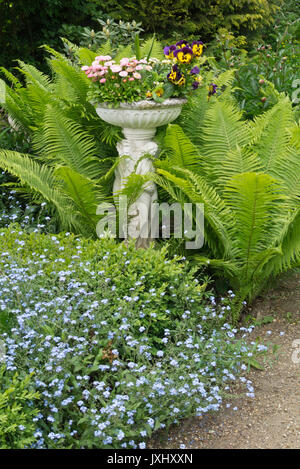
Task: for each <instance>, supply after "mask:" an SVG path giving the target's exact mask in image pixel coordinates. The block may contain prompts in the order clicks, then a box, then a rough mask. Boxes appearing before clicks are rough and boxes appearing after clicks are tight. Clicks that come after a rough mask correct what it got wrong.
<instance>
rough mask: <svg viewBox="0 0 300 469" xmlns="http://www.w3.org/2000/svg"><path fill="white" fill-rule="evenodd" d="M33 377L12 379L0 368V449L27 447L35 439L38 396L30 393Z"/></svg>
mask: <svg viewBox="0 0 300 469" xmlns="http://www.w3.org/2000/svg"><path fill="white" fill-rule="evenodd" d="M32 381H33V378H32V375H27V376H25V378H23V379H21V378H20V376H19V375H18V373H15V374H14V375H13V377H12V379H11V378H10V377H9V374H7V373H6V370H5V366H4V365H3V366H1V367H0V449H24V448H29V447H30V446H31V445H32V444H33V443H34V442H35V440H36V437H35V436H34V433H35V423H34V418H35V417H36V416H37V414H38V412H39V411H38V409H37V408H36V407H35V405H36V403H37V402H38V399H39V393H38V392H35V391H33V390H32Z"/></svg>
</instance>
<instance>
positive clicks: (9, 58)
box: [0, 0, 282, 68]
mask: <svg viewBox="0 0 300 469" xmlns="http://www.w3.org/2000/svg"><path fill="white" fill-rule="evenodd" d="M281 1H282V0H269V1H267V0H263V1H261V0H208V1H207V0H164V1H161V0H105V2H103V1H101V0H72V1H66V0H0V65H1V66H4V67H8V68H11V67H13V66H14V65H15V64H14V62H13V61H14V60H16V59H22V60H23V61H24V62H27V63H32V64H38V65H39V67H40V64H41V63H43V61H42V52H41V50H40V49H39V46H41V45H42V44H48V45H50V46H51V47H53V48H55V49H59V48H62V43H61V41H60V36H64V35H65V33H66V31H68V30H69V31H73V30H74V31H75V36H76V29H74V26H77V27H78V26H88V27H90V28H95V30H99V29H101V27H100V25H99V23H97V21H96V20H97V18H102V19H106V18H107V17H111V18H115V19H117V20H119V19H121V20H125V21H132V20H135V21H137V22H142V27H143V29H144V30H145V33H146V34H147V33H149V34H152V33H153V32H156V33H157V34H158V36H160V37H161V38H166V37H168V38H169V37H175V38H176V37H177V36H180V37H182V36H200V37H201V38H202V39H203V40H204V41H205V42H207V41H209V40H211V39H212V38H213V37H214V35H215V34H216V32H217V30H218V28H219V27H226V28H229V29H232V30H233V31H235V32H239V33H240V34H244V33H249V32H251V31H257V30H258V29H259V28H260V27H261V26H263V25H264V26H265V25H268V24H270V22H271V21H272V15H273V14H275V10H276V5H279V4H281ZM65 25H67V28H66V27H65ZM72 27H73V29H72ZM68 28H69V29H68ZM74 31H73V33H72V37H70V38H68V39H71V40H74V41H75V38H74ZM78 35H79V29H78ZM75 42H76V41H75ZM45 67H46V65H45V64H44V68H45Z"/></svg>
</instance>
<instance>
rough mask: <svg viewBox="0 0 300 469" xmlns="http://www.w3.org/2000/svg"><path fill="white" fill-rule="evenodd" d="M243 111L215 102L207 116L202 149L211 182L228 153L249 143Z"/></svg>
mask: <svg viewBox="0 0 300 469" xmlns="http://www.w3.org/2000/svg"><path fill="white" fill-rule="evenodd" d="M241 119H242V113H241V111H240V110H239V109H238V108H237V107H236V106H233V105H232V104H228V103H226V102H219V101H215V102H214V103H213V104H212V106H211V107H209V109H208V110H207V112H206V114H205V124H204V144H203V146H202V147H201V149H200V152H201V154H203V156H206V157H207V158H206V160H205V165H204V166H205V169H206V174H207V175H208V177H209V179H210V181H211V182H213V181H214V180H215V178H216V177H217V174H216V170H217V168H218V167H219V166H220V165H222V163H223V160H224V158H225V156H226V155H227V153H228V152H230V151H234V150H236V149H237V148H238V147H243V146H244V145H246V144H247V143H248V142H249V133H248V130H247V128H246V127H245V124H244V122H243V121H242V120H241Z"/></svg>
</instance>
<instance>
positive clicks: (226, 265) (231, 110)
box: [153, 94, 300, 304]
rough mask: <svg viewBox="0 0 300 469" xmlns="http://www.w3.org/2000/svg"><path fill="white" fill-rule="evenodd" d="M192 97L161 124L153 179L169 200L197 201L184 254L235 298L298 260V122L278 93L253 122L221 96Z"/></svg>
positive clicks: (254, 292)
mask: <svg viewBox="0 0 300 469" xmlns="http://www.w3.org/2000/svg"><path fill="white" fill-rule="evenodd" d="M197 100H199V101H198V102H197ZM200 100H201V96H200V97H199V98H195V101H194V104H193V106H191V107H189V108H186V110H185V111H183V114H182V116H181V119H180V123H181V127H180V126H179V125H174V124H173V125H170V126H169V128H168V129H167V133H166V136H165V140H164V143H165V148H164V152H163V155H164V157H163V158H161V159H159V160H157V161H156V174H155V175H153V179H154V180H155V181H156V183H157V184H159V185H160V186H161V190H162V193H163V194H164V196H165V197H166V195H168V197H169V199H170V200H172V201H174V200H175V201H177V202H180V203H181V204H183V203H184V202H193V203H203V204H204V210H205V213H204V217H205V226H204V246H203V248H202V249H201V250H199V251H197V252H195V251H194V252H192V251H190V252H189V254H190V256H191V258H192V259H193V261H194V262H195V263H197V264H198V265H199V267H200V266H203V265H206V266H209V267H210V269H212V271H214V272H215V273H216V274H217V275H218V276H219V277H222V278H225V279H226V280H227V281H228V282H229V283H230V284H231V286H232V287H233V288H234V289H235V291H236V292H237V293H238V295H237V301H238V302H239V304H241V302H242V301H244V300H245V299H247V300H252V299H253V298H254V297H255V296H256V295H257V294H258V293H259V291H261V289H262V288H263V287H264V285H265V284H266V282H267V281H268V280H269V279H270V278H271V277H275V276H276V275H278V274H280V273H281V272H284V271H286V270H288V269H290V268H293V267H295V266H297V265H299V262H300V133H299V125H298V124H296V123H295V122H294V118H293V110H292V106H291V103H290V101H289V99H288V98H287V97H284V96H282V97H281V98H280V100H279V102H278V103H277V104H276V105H275V106H274V107H273V108H272V109H270V110H269V111H267V112H266V113H265V114H263V115H262V116H260V117H258V118H257V119H256V120H255V121H254V122H248V121H245V120H243V116H242V113H241V112H240V110H239V109H238V108H237V106H236V104H235V103H234V102H233V100H232V99H228V94H227V95H226V96H225V95H224V96H223V98H222V97H221V98H219V99H215V98H212V99H211V100H210V101H209V102H207V101H206V102H205V101H203V100H202V101H200Z"/></svg>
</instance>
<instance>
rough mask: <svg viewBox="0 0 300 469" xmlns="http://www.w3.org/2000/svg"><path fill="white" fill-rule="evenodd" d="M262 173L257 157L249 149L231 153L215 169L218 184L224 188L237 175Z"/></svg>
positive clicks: (237, 149)
mask: <svg viewBox="0 0 300 469" xmlns="http://www.w3.org/2000/svg"><path fill="white" fill-rule="evenodd" d="M260 171H262V164H261V163H260V161H259V159H258V157H257V155H256V154H255V153H253V151H252V150H251V149H250V148H248V147H243V148H240V147H237V148H236V149H235V150H231V151H229V152H228V153H227V154H226V155H225V157H224V159H223V161H222V164H221V165H220V166H219V167H216V168H215V171H214V173H215V175H216V184H217V185H218V186H221V187H224V186H226V184H227V183H228V181H229V180H230V179H231V178H232V177H233V176H235V175H236V174H242V173H247V172H253V173H255V172H260Z"/></svg>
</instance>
